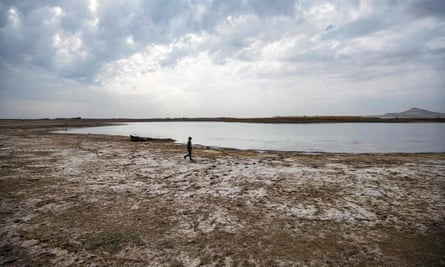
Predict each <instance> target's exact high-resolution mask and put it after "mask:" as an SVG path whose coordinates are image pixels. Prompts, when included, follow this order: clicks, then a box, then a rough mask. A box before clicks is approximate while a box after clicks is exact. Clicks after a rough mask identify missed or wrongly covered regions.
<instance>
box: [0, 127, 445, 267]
mask: <svg viewBox="0 0 445 267" xmlns="http://www.w3.org/2000/svg"><path fill="white" fill-rule="evenodd" d="M28 123H29V122H28ZM90 123H97V121H95V122H90ZM73 124H74V123H73ZM84 124H85V123H78V124H77V125H84ZM57 125H59V124H57ZM57 125H56V126H54V124H42V123H38V124H34V125H29V124H28V125H26V124H25V123H23V122H22V123H21V124H19V125H18V124H15V125H13V124H11V125H9V126H8V127H3V126H1V125H0V127H2V128H1V129H2V130H1V131H0V163H1V170H2V171H1V174H0V196H1V206H0V213H1V214H2V216H1V217H0V234H1V236H2V239H1V240H0V252H1V253H0V263H1V264H2V265H4V266H22V265H49V264H51V265H56V266H70V265H99V266H105V265H106V266H121V265H126V266H154V265H161V266H171V265H179V266H180V265H187V266H199V265H203V266H215V265H225V266H239V265H249V264H250V265H255V264H256V265H261V266H266V265H267V266H271V265H272V266H273V265H281V266H292V265H303V266H309V265H317V266H332V265H365V266H366V265H368V266H369V265H399V266H400V265H403V266H416V265H443V264H444V263H445V259H444V257H443V251H444V250H445V238H444V236H445V223H444V222H445V209H444V207H445V200H444V198H443V196H444V192H445V153H421V154H413V153H408V154H405V153H403V154H400V153H397V154H344V153H343V154H341V153H332V154H331V153H326V154H325V153H323V154H311V155H308V154H302V153H289V152H270V151H267V152H258V151H245V150H234V149H209V148H207V147H196V148H195V149H194V155H195V160H194V161H188V160H187V161H185V160H183V158H182V156H183V154H185V152H186V149H185V145H182V144H175V143H171V142H141V143H134V142H131V141H130V140H129V137H121V136H109V135H77V134H69V135H65V134H55V133H49V132H48V131H49V129H55V127H59V126H57ZM51 127H53V128H51ZM63 127H64V126H62V128H63Z"/></svg>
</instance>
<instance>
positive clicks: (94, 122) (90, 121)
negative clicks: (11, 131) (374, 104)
mask: <svg viewBox="0 0 445 267" xmlns="http://www.w3.org/2000/svg"><path fill="white" fill-rule="evenodd" d="M126 122H238V123H277V124H279V123H416V122H437V123H445V118H379V117H364V116H292V117H260V118H234V117H208V118H205V117H194V118H186V117H184V118H145V119H144V118H106V119H101V118H81V117H76V118H55V119H50V118H42V119H0V128H9V127H14V128H40V127H43V128H52V127H96V126H106V125H114V124H116V123H126Z"/></svg>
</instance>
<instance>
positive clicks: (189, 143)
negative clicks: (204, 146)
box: [184, 138, 192, 160]
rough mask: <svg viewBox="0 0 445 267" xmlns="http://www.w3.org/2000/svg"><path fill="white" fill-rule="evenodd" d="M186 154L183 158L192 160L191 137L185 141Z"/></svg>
mask: <svg viewBox="0 0 445 267" xmlns="http://www.w3.org/2000/svg"><path fill="white" fill-rule="evenodd" d="M187 152H188V153H187V154H186V155H185V156H184V159H187V157H189V158H190V160H192V139H191V138H189V141H188V142H187Z"/></svg>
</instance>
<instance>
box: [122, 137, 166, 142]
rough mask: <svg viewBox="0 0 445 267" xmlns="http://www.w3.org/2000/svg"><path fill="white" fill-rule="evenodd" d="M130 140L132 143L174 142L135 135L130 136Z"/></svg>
mask: <svg viewBox="0 0 445 267" xmlns="http://www.w3.org/2000/svg"><path fill="white" fill-rule="evenodd" d="M130 140H131V141H132V142H147V141H158V142H159V141H163V142H173V141H175V140H173V139H171V138H151V137H142V136H137V135H130Z"/></svg>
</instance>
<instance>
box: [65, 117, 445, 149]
mask: <svg viewBox="0 0 445 267" xmlns="http://www.w3.org/2000/svg"><path fill="white" fill-rule="evenodd" d="M68 132H69V133H92V134H112V135H130V134H134V135H139V136H146V137H157V138H159V137H162V138H166V137H169V138H173V139H175V140H176V141H177V142H178V143H186V142H187V138H188V136H192V137H193V143H194V144H201V145H205V146H218V147H230V148H239V149H258V150H282V151H305V152H318V151H320V152H350V153H368V152H369V153H372V152H376V153H388V152H445V123H323V124H316V123H311V124H257V123H224V122H149V123H128V124H126V125H116V126H106V127H94V128H82V129H70V130H68Z"/></svg>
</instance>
